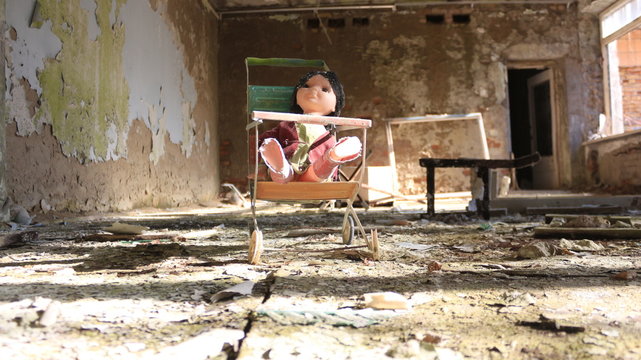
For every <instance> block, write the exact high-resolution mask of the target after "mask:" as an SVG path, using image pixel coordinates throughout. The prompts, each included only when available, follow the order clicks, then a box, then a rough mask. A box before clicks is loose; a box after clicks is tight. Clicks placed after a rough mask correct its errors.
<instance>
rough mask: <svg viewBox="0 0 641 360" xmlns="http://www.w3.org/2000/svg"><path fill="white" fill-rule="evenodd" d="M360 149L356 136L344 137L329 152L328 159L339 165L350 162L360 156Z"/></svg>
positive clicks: (359, 142)
mask: <svg viewBox="0 0 641 360" xmlns="http://www.w3.org/2000/svg"><path fill="white" fill-rule="evenodd" d="M362 147H363V145H361V141H360V140H359V139H358V138H357V137H356V136H348V137H344V138H341V139H340V140H338V142H337V143H336V144H335V145H334V146H333V147H332V148H331V149H330V150H329V158H330V159H331V160H333V161H336V162H338V163H339V164H342V163H345V162H348V161H352V160H354V159H356V158H357V157H359V156H360V155H361V148H362Z"/></svg>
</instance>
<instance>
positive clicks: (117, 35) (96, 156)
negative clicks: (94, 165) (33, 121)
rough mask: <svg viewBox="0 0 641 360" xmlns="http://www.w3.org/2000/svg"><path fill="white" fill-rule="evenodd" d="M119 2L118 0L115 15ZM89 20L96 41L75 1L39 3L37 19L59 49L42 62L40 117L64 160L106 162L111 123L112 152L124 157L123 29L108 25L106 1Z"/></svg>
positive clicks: (108, 3)
mask: <svg viewBox="0 0 641 360" xmlns="http://www.w3.org/2000/svg"><path fill="white" fill-rule="evenodd" d="M123 3H124V0H118V1H117V2H116V3H115V4H116V7H117V8H116V13H118V11H119V8H120V7H121V6H122V4H123ZM96 4H97V8H96V13H95V18H96V21H97V23H98V26H99V27H100V35H98V37H97V38H96V41H92V40H91V39H90V38H89V25H88V24H89V23H90V20H88V19H89V14H87V12H86V10H85V9H84V8H83V7H81V6H80V0H69V1H65V2H58V1H56V0H40V1H39V5H40V12H41V17H42V18H43V19H45V20H49V21H51V23H52V29H51V31H52V32H53V33H54V34H55V35H56V36H57V37H58V38H59V39H60V40H61V42H62V44H63V49H62V50H61V51H60V53H59V54H58V55H57V56H56V58H55V59H51V60H48V62H47V65H46V66H45V69H44V70H43V71H42V72H41V73H40V74H39V76H38V78H39V80H40V84H41V86H42V87H43V94H42V108H41V109H40V111H41V112H40V114H38V115H36V116H43V115H44V113H48V114H49V116H51V123H52V126H53V134H54V136H56V137H57V138H58V140H59V141H60V143H61V145H62V151H63V153H64V154H66V155H67V156H69V155H71V156H75V157H77V158H79V159H80V160H81V161H84V160H85V159H90V160H107V159H108V158H107V156H108V139H107V137H106V136H105V134H106V131H107V129H108V128H109V127H110V125H112V124H113V125H115V127H116V129H117V132H118V133H120V134H122V135H123V136H119V139H120V143H119V144H118V145H117V146H116V150H115V151H113V152H112V154H113V155H115V156H116V157H119V156H124V155H126V150H127V149H126V144H125V138H126V136H124V135H125V134H126V132H127V130H128V123H127V99H128V97H129V92H128V87H127V83H126V81H125V79H124V76H123V72H122V59H121V57H120V56H118V54H121V53H122V47H123V44H124V28H123V27H122V26H121V25H118V24H116V26H114V27H111V26H110V23H109V13H110V12H111V11H112V5H113V4H112V2H111V1H99V2H97V3H96Z"/></svg>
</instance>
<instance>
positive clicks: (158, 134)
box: [147, 105, 167, 164]
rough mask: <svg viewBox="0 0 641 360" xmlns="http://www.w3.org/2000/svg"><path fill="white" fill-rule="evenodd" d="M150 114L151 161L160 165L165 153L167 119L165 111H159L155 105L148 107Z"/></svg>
mask: <svg viewBox="0 0 641 360" xmlns="http://www.w3.org/2000/svg"><path fill="white" fill-rule="evenodd" d="M147 106H148V108H147V109H148V111H147V113H148V114H149V117H148V121H149V128H150V129H151V142H152V145H151V153H150V154H149V160H150V161H151V162H152V163H154V164H158V161H159V160H160V158H161V157H162V156H163V154H164V153H165V137H166V135H167V119H166V117H165V112H164V109H159V107H158V106H155V105H147Z"/></svg>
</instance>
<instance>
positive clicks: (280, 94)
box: [245, 57, 329, 121]
mask: <svg viewBox="0 0 641 360" xmlns="http://www.w3.org/2000/svg"><path fill="white" fill-rule="evenodd" d="M253 66H273V67H290V68H292V67H306V68H317V69H323V70H329V67H328V66H327V64H326V63H325V61H323V60H304V59H288V58H255V57H248V58H246V59H245V67H246V70H247V115H248V121H249V120H250V119H249V114H251V112H252V111H255V110H256V111H276V112H289V111H290V106H291V100H292V94H293V92H294V86H266V85H250V84H249V70H250V67H253ZM290 83H291V82H290Z"/></svg>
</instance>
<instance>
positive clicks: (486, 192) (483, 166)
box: [419, 153, 541, 220]
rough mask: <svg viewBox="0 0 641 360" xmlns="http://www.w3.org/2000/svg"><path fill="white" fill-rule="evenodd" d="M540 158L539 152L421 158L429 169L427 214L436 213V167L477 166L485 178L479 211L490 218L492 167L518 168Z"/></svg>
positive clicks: (423, 165) (478, 171) (529, 164)
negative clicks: (507, 156) (511, 156)
mask: <svg viewBox="0 0 641 360" xmlns="http://www.w3.org/2000/svg"><path fill="white" fill-rule="evenodd" d="M540 158H541V157H540V155H539V153H534V154H530V155H526V156H522V157H520V158H517V159H470V158H458V159H439V158H421V159H420V160H419V163H420V164H421V166H422V167H424V168H426V170H427V215H428V216H433V215H434V214H435V213H436V211H435V209H434V188H435V182H434V175H435V170H436V168H439V167H454V168H475V169H476V175H477V176H478V177H479V178H481V180H483V199H481V201H480V202H477V207H476V208H477V213H478V214H479V215H481V216H483V218H484V219H486V220H488V219H489V218H490V189H489V182H490V169H507V168H515V169H518V168H522V167H526V166H531V165H534V164H535V163H536V162H537V161H539V159H540Z"/></svg>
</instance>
